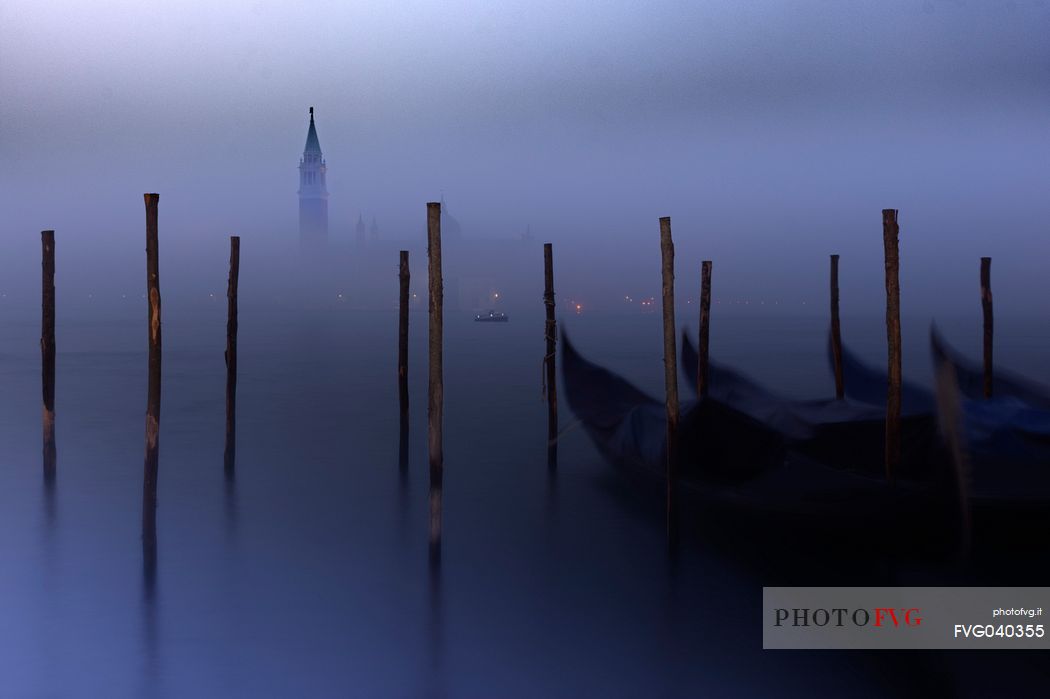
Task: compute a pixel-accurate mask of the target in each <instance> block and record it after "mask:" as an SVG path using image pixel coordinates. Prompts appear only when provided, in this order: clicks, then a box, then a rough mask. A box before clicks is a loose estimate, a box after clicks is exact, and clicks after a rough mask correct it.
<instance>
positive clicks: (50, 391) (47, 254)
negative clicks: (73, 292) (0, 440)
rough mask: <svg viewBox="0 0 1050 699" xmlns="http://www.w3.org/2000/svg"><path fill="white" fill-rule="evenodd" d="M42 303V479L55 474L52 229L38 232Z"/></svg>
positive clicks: (53, 238) (53, 264)
mask: <svg viewBox="0 0 1050 699" xmlns="http://www.w3.org/2000/svg"><path fill="white" fill-rule="evenodd" d="M40 243H41V248H42V253H43V254H42V261H41V266H42V270H43V279H42V294H41V295H42V303H41V319H40V364H41V378H42V379H43V381H42V383H43V389H44V391H43V392H44V412H43V427H44V479H45V480H47V481H51V480H53V479H54V477H55V466H56V462H57V449H56V447H55V232H54V231H41V232H40Z"/></svg>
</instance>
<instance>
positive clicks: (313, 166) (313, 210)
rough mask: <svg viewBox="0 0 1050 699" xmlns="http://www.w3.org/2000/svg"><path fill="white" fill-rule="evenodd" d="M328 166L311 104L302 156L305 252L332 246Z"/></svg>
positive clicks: (301, 218) (301, 226) (301, 221)
mask: <svg viewBox="0 0 1050 699" xmlns="http://www.w3.org/2000/svg"><path fill="white" fill-rule="evenodd" d="M327 169H328V168H327V166H326V165H325V162H324V156H323V155H321V144H320V142H319V141H318V140H317V127H315V126H314V108H313V107H310V129H309V130H308V131H307V132H306V148H304V149H303V157H302V158H301V159H300V160H299V249H300V250H301V251H302V252H303V253H304V254H323V253H324V252H325V251H326V249H327V247H328V187H327V185H326V183H325V172H327Z"/></svg>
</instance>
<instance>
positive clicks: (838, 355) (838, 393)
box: [831, 255, 846, 400]
mask: <svg viewBox="0 0 1050 699" xmlns="http://www.w3.org/2000/svg"><path fill="white" fill-rule="evenodd" d="M831 358H832V361H833V362H834V364H835V397H836V398H838V399H839V400H842V399H843V398H844V397H845V395H846V385H845V383H844V382H843V378H842V326H841V324H840V323H839V256H838V255H832V256H831Z"/></svg>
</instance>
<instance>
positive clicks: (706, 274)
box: [696, 260, 711, 398]
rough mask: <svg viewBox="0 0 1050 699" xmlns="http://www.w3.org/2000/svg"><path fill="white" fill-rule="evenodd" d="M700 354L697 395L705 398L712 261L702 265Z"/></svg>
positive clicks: (707, 379) (697, 371) (706, 261)
mask: <svg viewBox="0 0 1050 699" xmlns="http://www.w3.org/2000/svg"><path fill="white" fill-rule="evenodd" d="M698 345H699V347H700V353H699V355H698V357H697V367H696V395H698V396H700V397H701V398H703V397H704V396H706V395H707V389H708V388H709V387H710V385H711V384H710V378H709V376H708V374H709V370H708V366H709V359H708V357H709V354H710V347H711V260H704V261H703V262H701V263H700V341H699V343H698Z"/></svg>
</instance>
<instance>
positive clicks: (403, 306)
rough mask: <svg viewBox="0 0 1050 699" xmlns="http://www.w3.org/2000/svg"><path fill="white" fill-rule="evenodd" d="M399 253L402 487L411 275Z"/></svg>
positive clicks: (405, 461) (403, 254)
mask: <svg viewBox="0 0 1050 699" xmlns="http://www.w3.org/2000/svg"><path fill="white" fill-rule="evenodd" d="M400 255H401V260H400V267H399V269H398V281H399V282H400V287H401V289H400V298H399V300H398V327H397V394H398V404H399V409H400V410H399V414H400V417H401V420H400V429H399V433H398V469H399V471H400V473H401V485H402V489H403V488H404V486H405V485H406V483H407V481H406V479H407V477H408V292H409V286H410V284H409V283H410V281H411V275H410V274H409V270H408V250H402V251H401V253H400Z"/></svg>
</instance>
